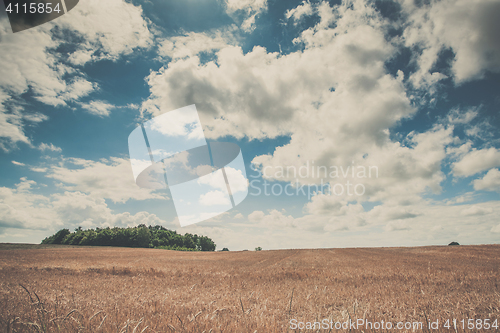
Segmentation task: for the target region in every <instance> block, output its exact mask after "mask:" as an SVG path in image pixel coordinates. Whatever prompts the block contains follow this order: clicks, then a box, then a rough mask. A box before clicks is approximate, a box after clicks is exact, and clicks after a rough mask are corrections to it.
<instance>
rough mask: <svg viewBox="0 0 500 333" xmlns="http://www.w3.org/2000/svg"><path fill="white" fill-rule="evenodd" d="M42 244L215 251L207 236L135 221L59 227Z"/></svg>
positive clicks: (213, 244)
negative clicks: (118, 224) (112, 225)
mask: <svg viewBox="0 0 500 333" xmlns="http://www.w3.org/2000/svg"><path fill="white" fill-rule="evenodd" d="M42 244H65V245H94V246H123V247H146V248H159V249H167V250H181V251H215V247H216V245H215V243H214V242H213V241H212V239H210V238H208V237H207V236H198V235H196V234H195V235H192V234H189V233H186V234H184V235H181V234H178V233H177V232H176V231H173V230H168V229H166V228H164V227H162V226H159V225H157V226H154V227H153V226H149V227H147V226H145V225H144V224H141V225H138V226H137V227H133V228H118V227H115V228H96V229H87V230H83V229H82V228H81V227H79V228H77V229H75V231H74V232H71V231H70V230H69V229H61V230H59V231H58V232H56V233H55V234H54V235H52V236H49V237H47V238H45V239H44V240H43V241H42Z"/></svg>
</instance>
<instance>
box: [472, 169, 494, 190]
mask: <svg viewBox="0 0 500 333" xmlns="http://www.w3.org/2000/svg"><path fill="white" fill-rule="evenodd" d="M472 184H473V185H474V189H475V190H476V191H481V190H485V191H496V192H500V171H499V170H498V169H491V170H489V171H488V172H487V173H486V175H484V177H483V178H480V179H475V180H474V181H473V182H472Z"/></svg>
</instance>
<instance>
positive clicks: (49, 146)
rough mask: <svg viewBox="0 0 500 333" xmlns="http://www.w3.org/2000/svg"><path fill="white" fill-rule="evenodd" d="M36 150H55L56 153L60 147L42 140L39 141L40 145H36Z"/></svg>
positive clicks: (59, 150)
mask: <svg viewBox="0 0 500 333" xmlns="http://www.w3.org/2000/svg"><path fill="white" fill-rule="evenodd" d="M38 150H40V151H42V152H44V151H47V150H48V151H53V152H57V153H60V152H62V149H61V147H56V146H54V144H52V143H43V142H42V143H40V145H39V146H38Z"/></svg>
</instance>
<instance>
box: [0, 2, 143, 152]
mask: <svg viewBox="0 0 500 333" xmlns="http://www.w3.org/2000/svg"><path fill="white" fill-rule="evenodd" d="M120 22H127V24H121V23H120ZM8 24H9V23H8V20H6V19H4V20H1V21H0V36H1V40H2V48H1V49H0V138H2V139H3V141H2V142H0V148H2V149H3V150H9V149H10V148H12V147H15V145H16V143H18V142H22V143H25V144H28V145H31V141H30V139H29V138H28V137H27V136H26V135H25V133H24V127H25V126H26V122H41V121H43V120H46V119H47V117H46V116H44V115H42V114H32V113H30V112H25V111H24V110H23V109H24V108H25V106H26V105H25V104H24V103H20V102H19V101H20V100H22V99H23V97H22V95H23V94H24V93H26V92H28V91H30V92H32V93H33V96H34V98H35V99H37V100H38V101H40V102H42V103H44V104H47V105H51V106H66V105H67V104H68V103H71V102H75V101H77V100H78V99H80V98H81V97H84V96H87V95H89V94H90V93H92V92H93V91H95V90H96V89H97V88H98V86H97V84H96V83H93V82H90V81H89V80H87V78H86V77H84V75H83V74H82V73H81V72H80V71H79V70H78V69H75V68H72V67H71V66H70V64H73V65H83V64H85V63H86V62H88V61H98V60H100V59H111V60H116V59H118V58H119V57H120V56H122V55H124V54H130V53H132V52H133V51H134V50H136V49H137V48H148V47H150V46H151V45H152V35H151V33H150V32H149V29H148V27H147V24H146V21H145V20H144V19H143V17H142V9H141V7H140V6H134V5H132V4H130V3H127V2H125V1H121V0H110V1H106V2H102V1H97V0H88V1H82V2H80V3H79V4H78V6H76V7H75V8H74V9H73V10H71V11H70V12H69V13H68V14H66V15H64V16H62V17H59V18H58V19H57V20H53V21H51V22H49V23H47V24H43V25H40V26H38V27H35V28H32V29H28V30H25V31H22V32H19V33H16V34H12V33H9V31H10V27H9V26H8ZM56 26H57V27H58V29H54V30H51V29H52V28H54V27H56ZM74 35H76V36H77V38H74V39H75V40H76V39H78V40H79V42H78V45H76V46H77V50H76V51H75V53H74V54H69V55H67V54H65V53H58V51H57V49H58V47H59V46H60V45H62V44H64V43H71V40H66V37H67V36H73V37H74ZM66 57H68V60H69V64H65V58H66ZM100 111H102V108H101V109H100Z"/></svg>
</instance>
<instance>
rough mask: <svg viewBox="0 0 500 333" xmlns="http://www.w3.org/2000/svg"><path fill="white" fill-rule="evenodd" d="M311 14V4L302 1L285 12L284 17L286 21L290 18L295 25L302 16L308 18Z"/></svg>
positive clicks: (312, 11)
mask: <svg viewBox="0 0 500 333" xmlns="http://www.w3.org/2000/svg"><path fill="white" fill-rule="evenodd" d="M313 13H314V8H313V6H312V5H311V3H310V2H309V1H302V4H300V5H298V6H297V7H295V8H292V9H290V10H287V11H286V13H285V17H286V18H287V19H290V18H292V19H293V20H294V21H295V23H297V22H298V21H300V19H301V18H302V17H303V16H310V15H312V14H313Z"/></svg>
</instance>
